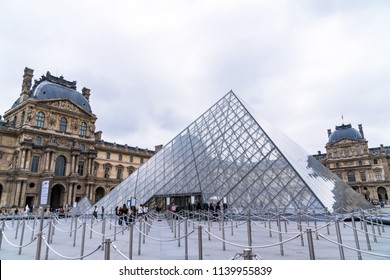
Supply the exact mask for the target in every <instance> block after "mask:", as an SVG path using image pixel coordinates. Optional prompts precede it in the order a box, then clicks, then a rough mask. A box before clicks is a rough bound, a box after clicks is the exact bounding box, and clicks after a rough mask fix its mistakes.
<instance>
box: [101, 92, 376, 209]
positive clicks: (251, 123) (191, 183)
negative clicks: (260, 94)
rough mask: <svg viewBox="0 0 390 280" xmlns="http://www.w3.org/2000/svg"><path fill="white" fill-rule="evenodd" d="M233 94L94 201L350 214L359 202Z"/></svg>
mask: <svg viewBox="0 0 390 280" xmlns="http://www.w3.org/2000/svg"><path fill="white" fill-rule="evenodd" d="M253 116H254V115H253V114H251V113H250V112H249V111H248V109H247V108H246V107H244V105H243V102H241V101H240V99H239V98H238V97H237V96H236V95H235V94H234V93H233V92H232V91H230V92H229V93H227V94H226V95H225V96H224V97H223V98H222V99H220V100H219V101H218V102H217V103H216V104H215V105H213V106H212V107H211V108H210V109H209V110H207V111H206V112H205V113H204V114H203V115H201V116H200V117H199V118H198V119H196V120H195V121H194V122H193V123H192V124H190V125H189V126H188V127H187V128H185V129H184V130H183V131H182V132H181V133H180V134H179V135H177V136H176V137H175V138H174V139H173V140H172V141H170V142H169V143H168V144H166V145H165V146H164V147H163V149H162V150H160V151H159V152H158V153H157V154H155V155H154V156H153V157H152V158H151V159H149V160H148V161H147V162H146V163H145V164H144V165H142V166H141V167H140V168H139V169H138V170H137V171H136V172H134V173H132V174H131V175H130V176H129V177H128V178H126V179H125V180H124V181H123V182H122V183H121V184H119V185H118V186H117V187H115V188H114V189H113V190H112V191H111V192H110V193H108V194H107V195H106V196H105V197H103V198H102V199H101V200H100V201H98V202H97V203H96V205H98V207H100V206H101V205H103V206H104V207H105V208H106V209H107V210H109V209H111V210H112V209H114V208H115V207H116V206H121V205H123V204H124V203H125V204H128V205H129V204H132V205H136V206H137V207H138V206H139V205H140V204H143V203H147V204H149V207H154V206H156V205H158V206H162V207H165V206H167V205H166V204H171V203H175V204H176V205H178V206H179V207H181V208H188V207H191V204H195V203H198V204H201V205H205V204H210V202H220V203H223V204H224V206H227V208H228V209H229V211H232V212H235V213H247V212H249V211H250V212H251V213H254V212H261V211H275V212H276V211H285V212H294V211H295V210H297V209H302V210H303V209H304V210H318V211H324V210H325V209H327V211H329V212H340V213H342V212H351V211H354V210H356V209H359V208H371V207H372V206H371V204H369V203H368V202H367V201H366V200H364V199H363V198H362V197H361V196H360V195H359V194H357V193H356V192H355V191H353V190H352V188H350V187H349V186H348V185H347V184H345V183H344V182H343V181H342V180H341V179H339V178H338V177H337V176H336V175H334V174H333V173H331V172H330V171H329V170H327V169H326V168H325V167H324V166H323V165H322V164H321V163H319V162H318V161H317V160H316V159H315V158H314V157H312V156H311V155H309V154H307V153H306V152H305V151H303V150H302V148H300V147H299V146H298V145H297V144H295V143H294V142H293V141H291V140H290V139H288V138H287V137H286V136H285V135H283V134H282V133H281V132H279V131H277V130H276V129H275V128H274V127H272V126H271V125H269V123H268V122H267V121H266V120H264V119H261V118H257V119H258V120H259V121H260V120H261V121H260V122H258V121H257V120H256V119H255V118H254V117H253Z"/></svg>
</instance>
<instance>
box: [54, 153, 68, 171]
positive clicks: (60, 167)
mask: <svg viewBox="0 0 390 280" xmlns="http://www.w3.org/2000/svg"><path fill="white" fill-rule="evenodd" d="M65 170H66V159H65V157H64V156H58V157H57V159H56V166H55V169H54V175H56V176H65Z"/></svg>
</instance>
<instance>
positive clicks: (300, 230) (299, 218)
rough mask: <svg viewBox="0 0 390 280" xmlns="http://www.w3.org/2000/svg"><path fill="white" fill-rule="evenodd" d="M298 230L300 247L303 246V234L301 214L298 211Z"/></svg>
mask: <svg viewBox="0 0 390 280" xmlns="http://www.w3.org/2000/svg"><path fill="white" fill-rule="evenodd" d="M297 215H298V230H299V232H300V233H301V245H302V246H305V243H304V241H303V232H302V221H301V213H300V212H299V211H298V213H297Z"/></svg>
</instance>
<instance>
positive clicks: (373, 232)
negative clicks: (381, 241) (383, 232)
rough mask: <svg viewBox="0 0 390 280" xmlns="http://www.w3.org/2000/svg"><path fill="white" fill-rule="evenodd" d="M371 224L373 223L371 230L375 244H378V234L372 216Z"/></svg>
mask: <svg viewBox="0 0 390 280" xmlns="http://www.w3.org/2000/svg"><path fill="white" fill-rule="evenodd" d="M370 223H371V229H372V235H373V236H374V242H375V243H376V242H378V240H377V239H376V233H375V226H374V222H373V221H372V216H370Z"/></svg>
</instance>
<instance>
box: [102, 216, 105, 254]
mask: <svg viewBox="0 0 390 280" xmlns="http://www.w3.org/2000/svg"><path fill="white" fill-rule="evenodd" d="M105 238H106V218H105V217H104V218H103V221H102V243H104V240H105ZM103 249H104V248H103V246H102V251H103Z"/></svg>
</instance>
